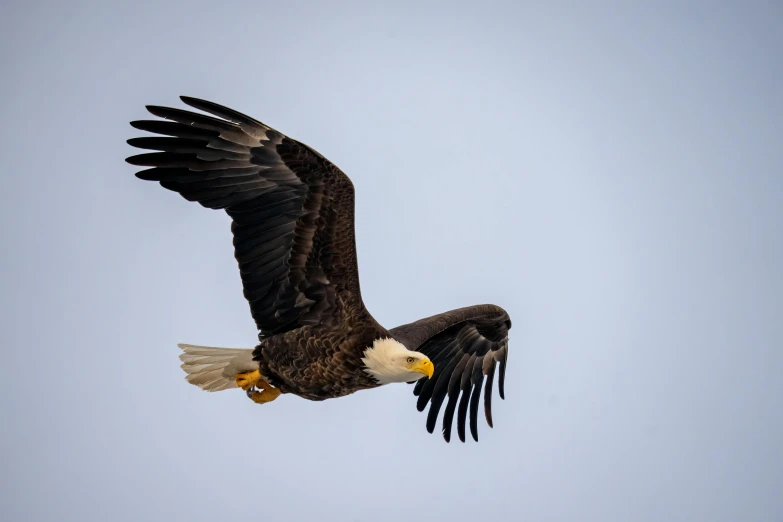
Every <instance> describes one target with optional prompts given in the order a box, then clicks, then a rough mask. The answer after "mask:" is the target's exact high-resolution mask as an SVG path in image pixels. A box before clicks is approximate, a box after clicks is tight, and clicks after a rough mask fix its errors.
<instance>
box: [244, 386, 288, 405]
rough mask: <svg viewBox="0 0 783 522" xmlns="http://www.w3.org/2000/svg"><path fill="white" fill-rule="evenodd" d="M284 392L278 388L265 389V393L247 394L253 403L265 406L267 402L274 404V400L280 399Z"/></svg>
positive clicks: (254, 392)
mask: <svg viewBox="0 0 783 522" xmlns="http://www.w3.org/2000/svg"><path fill="white" fill-rule="evenodd" d="M281 393H282V392H281V391H280V390H278V389H277V388H272V387H269V388H264V390H263V391H260V392H259V391H253V392H250V391H249V392H247V396H248V397H250V398H251V399H252V400H253V402H255V403H256V404H264V403H267V402H272V401H273V400H275V399H277V398H278V397H280V394H281Z"/></svg>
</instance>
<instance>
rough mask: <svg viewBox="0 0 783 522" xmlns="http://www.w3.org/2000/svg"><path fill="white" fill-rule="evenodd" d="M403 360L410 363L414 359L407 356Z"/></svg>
mask: <svg viewBox="0 0 783 522" xmlns="http://www.w3.org/2000/svg"><path fill="white" fill-rule="evenodd" d="M405 360H406V361H407V362H408V364H410V363H412V362H413V361H414V359H413V357H408V358H407V359H405Z"/></svg>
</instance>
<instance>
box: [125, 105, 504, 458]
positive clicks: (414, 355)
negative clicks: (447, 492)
mask: <svg viewBox="0 0 783 522" xmlns="http://www.w3.org/2000/svg"><path fill="white" fill-rule="evenodd" d="M182 101H183V102H185V103H186V104H187V105H189V106H191V107H193V108H195V109H198V110H200V111H202V112H204V113H207V114H210V115H211V116H208V115H206V114H202V113H196V112H192V111H185V110H181V109H172V108H167V107H158V106H148V107H147V109H148V110H149V112H151V113H152V114H153V115H155V116H158V117H159V118H163V119H164V120H167V121H163V120H143V121H134V122H131V125H132V126H133V127H135V128H137V129H140V130H143V131H148V132H152V133H155V134H158V135H163V136H165V137H160V136H154V137H152V136H151V137H142V138H133V139H130V140H128V143H129V144H130V145H132V146H134V147H138V148H141V149H147V150H153V151H158V152H152V153H147V154H139V155H136V156H131V157H130V158H128V159H127V160H126V161H128V163H131V164H132V165H139V166H147V167H151V168H148V169H146V170H142V171H140V172H138V173H137V174H136V176H138V177H139V178H141V179H143V180H151V181H157V182H159V183H160V184H161V185H162V186H163V187H164V188H167V189H169V190H173V191H175V192H177V193H179V194H180V195H181V196H182V197H184V198H185V199H187V200H188V201H197V202H199V203H200V204H201V205H203V206H205V207H207V208H213V209H223V210H225V211H226V212H227V213H228V215H229V216H231V219H232V224H231V231H232V233H233V236H234V254H235V257H236V259H237V262H238V264H239V271H240V274H241V278H242V286H243V288H244V294H245V298H246V299H247V300H248V302H249V303H250V312H251V314H252V316H253V319H254V320H255V322H256V325H257V327H258V330H259V335H258V339H259V344H258V345H257V346H256V347H255V348H252V349H229V348H210V347H203V346H193V345H185V344H182V345H180V347H181V348H182V350H183V353H182V355H181V356H180V359H181V360H182V368H183V369H184V370H185V372H186V373H187V380H188V381H189V382H191V383H193V384H195V385H197V386H199V387H200V388H202V389H204V390H207V391H220V390H226V389H230V388H242V389H243V390H245V391H246V392H247V395H248V397H250V398H251V399H252V400H253V401H254V402H256V403H260V404H263V403H266V402H269V401H272V400H274V399H276V398H277V397H279V396H280V395H281V394H293V395H298V396H300V397H303V398H305V399H310V400H315V401H320V400H324V399H331V398H336V397H342V396H345V395H349V394H351V393H354V392H356V391H359V390H365V389H370V388H375V387H377V386H382V385H384V384H390V383H404V382H414V381H416V385H415V387H414V394H415V395H417V396H418V402H417V407H418V409H419V411H423V410H424V409H425V408H426V407H427V405H428V404H429V405H430V409H429V412H428V415H427V430H428V431H429V432H430V433H432V432H433V431H434V429H435V426H436V424H437V419H438V414H439V412H440V411H441V407H442V406H443V403H444V402H446V408H445V410H444V413H443V425H442V430H443V436H444V438H445V439H446V441H449V440H450V439H451V428H452V424H453V420H454V417H455V414H456V418H457V434H458V436H459V438H460V440H462V441H463V442H464V441H465V430H466V422H468V420H469V423H470V432H471V435H472V436H473V438H474V439H475V440H478V426H477V422H478V409H479V403H480V401H481V393H482V386H483V392H484V400H483V409H484V415H485V417H486V420H487V423H488V424H489V426H492V409H491V406H492V387H493V382H494V378H495V372H496V368H497V369H498V370H497V372H498V374H499V375H498V391H499V394H500V397H501V398H503V397H504V389H503V388H504V380H505V370H506V358H507V354H508V330H509V329H510V328H511V320H510V319H509V316H508V314H507V313H506V312H505V310H503V309H502V308H500V307H498V306H495V305H476V306H470V307H467V308H460V309H457V310H452V311H450V312H445V313H442V314H439V315H435V316H432V317H428V318H426V319H421V320H419V321H416V322H414V323H411V324H407V325H403V326H398V327H397V328H393V329H391V330H386V329H384V328H383V327H382V326H381V325H380V324H378V323H377V322H376V321H375V319H374V318H373V317H372V315H370V313H369V312H368V311H367V309H366V308H365V306H364V303H363V301H362V296H361V291H360V288H359V273H358V268H357V262H356V244H355V239H354V191H353V184H352V183H351V180H350V179H348V176H346V175H345V174H344V173H343V172H342V171H341V170H340V169H338V168H337V167H336V166H335V165H333V164H332V163H331V162H329V160H327V159H326V158H325V157H323V156H322V155H321V154H319V153H318V152H316V151H315V150H313V149H312V148H310V147H308V146H307V145H305V144H303V143H300V142H298V141H296V140H293V139H291V138H289V137H288V136H285V135H283V134H281V133H280V132H278V131H276V130H275V129H273V128H271V127H269V126H267V125H264V124H263V123H261V122H259V121H257V120H254V119H253V118H250V117H248V116H246V115H244V114H241V113H239V112H237V111H234V110H232V109H229V108H227V107H223V106H221V105H217V104H215V103H212V102H208V101H204V100H199V99H196V98H190V97H185V96H183V97H182Z"/></svg>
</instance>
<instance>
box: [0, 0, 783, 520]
mask: <svg viewBox="0 0 783 522" xmlns="http://www.w3.org/2000/svg"><path fill="white" fill-rule="evenodd" d="M163 4H164V5H156V3H154V2H145V1H134V2H104V3H97V2H96V3H92V4H90V3H77V4H74V5H71V6H66V4H65V3H59V2H58V3H54V2H52V3H51V4H44V3H41V2H37V3H36V2H19V1H16V2H14V1H12V2H7V1H6V2H4V4H3V8H2V11H3V14H2V17H0V44H1V45H0V60H1V63H2V71H3V74H2V75H0V91H1V92H2V112H3V119H2V123H0V143H2V144H3V153H2V154H1V155H0V175H2V180H3V190H2V192H1V193H0V199H2V202H0V212H1V213H2V216H1V217H2V223H3V227H2V244H3V245H4V248H3V252H4V255H3V256H2V260H1V261H0V263H2V265H0V268H2V271H1V272H0V273H2V276H0V277H2V292H0V306H1V307H2V317H3V319H2V321H3V325H2V329H0V341H1V342H0V346H2V350H3V359H4V364H3V365H2V367H0V373H2V379H0V391H2V393H3V397H4V400H3V401H2V402H0V413H1V414H2V429H0V450H1V453H0V457H2V462H3V472H2V474H1V475H0V518H1V519H3V520H9V521H11V520H13V521H20V522H21V521H42V520H57V521H61V522H66V521H92V520H116V521H137V520H151V521H157V520H172V519H173V520H185V519H187V520H192V521H201V520H204V521H214V520H231V519H248V518H253V519H258V520H314V519H315V517H316V516H318V520H324V521H340V522H342V521H360V520H361V521H364V520H373V521H379V522H383V521H392V520H393V521H398V520H403V519H404V520H428V519H430V520H432V519H434V520H452V521H468V520H470V521H475V520H511V519H510V518H509V516H513V517H514V519H515V520H531V521H561V520H562V521H575V520H590V521H602V522H605V521H628V520H635V521H641V522H646V521H666V522H671V521H695V520H704V521H711V522H718V521H740V520H741V521H743V522H744V521H780V520H783V494H782V492H783V444H781V441H783V379H781V372H783V353H782V352H781V347H783V322H781V321H780V318H781V309H783V300H782V299H781V295H783V277H782V276H781V266H783V235H782V234H781V224H782V223H783V211H781V209H782V208H783V147H781V143H783V102H782V101H781V100H783V98H782V97H781V93H783V61H781V60H780V52H781V49H783V32H781V29H780V28H781V24H780V22H781V19H782V18H781V17H782V16H783V8H781V7H780V5H781V4H780V3H776V2H767V3H766V7H764V4H763V3H762V2H756V3H753V2H751V3H739V2H734V6H733V7H732V5H731V4H732V3H731V2H725V3H716V2H711V3H709V4H705V5H703V6H700V5H699V4H697V3H695V2H692V3H689V4H688V6H685V5H676V4H674V3H672V4H670V5H671V6H670V7H665V5H664V4H663V3H657V6H656V7H631V3H623V5H624V6H625V7H620V4H619V3H618V4H615V5H612V4H609V3H604V4H593V5H591V6H589V7H588V5H587V3H580V4H575V5H576V6H578V7H574V6H571V7H565V6H564V5H558V4H555V3H548V5H547V6H546V7H544V6H543V3H541V4H538V5H537V4H533V3H529V4H525V5H522V4H521V3H520V4H519V5H516V4H513V3H505V4H503V3H493V2H479V3H471V4H470V5H468V4H465V5H462V6H457V5H456V4H452V5H451V6H449V7H446V5H445V4H442V5H437V4H434V3H433V4H427V5H417V4H414V3H404V2H395V3H394V4H392V3H391V2H389V3H387V5H386V6H380V7H369V6H364V5H362V4H359V3H356V4H350V3H341V4H337V3H334V2H329V3H327V2H323V3H311V4H306V3H301V2H266V1H254V2H250V1H247V2H223V3H221V4H220V6H219V7H217V6H218V3H216V2H189V3H187V4H185V3H178V2H164V3H163ZM327 4H328V7H327ZM180 94H187V95H191V96H197V97H202V98H207V99H211V100H214V101H216V102H218V103H222V104H225V105H229V106H231V107H233V108H236V109H237V110H240V111H243V112H246V113H247V114H249V115H251V116H254V117H256V118H258V119H260V120H262V121H264V122H266V123H268V124H270V125H272V126H274V127H276V128H277V129H279V130H281V131H282V132H285V133H287V134H289V135H290V136H292V137H294V138H296V139H299V140H301V141H303V142H305V143H307V144H310V145H312V146H313V147H315V148H316V149H317V150H319V151H320V152H322V153H323V154H325V155H326V156H327V157H328V158H330V159H331V160H332V161H334V162H335V163H336V164H337V165H339V166H340V167H341V168H342V169H343V170H344V171H345V172H346V173H348V175H349V176H351V178H352V179H353V182H354V185H355V186H356V193H357V210H356V212H357V238H358V250H359V263H360V271H361V277H362V287H363V293H364V298H365V301H366V303H367V305H368V308H369V309H370V310H371V312H372V313H373V315H374V316H375V317H376V318H377V319H378V320H379V321H380V322H381V323H383V324H384V325H385V326H387V327H393V326H396V325H397V324H400V323H404V322H408V321H411V320H414V319H417V318H420V317H423V316H428V315H431V314H434V313H438V312H441V311H445V310H448V309H452V308H456V307H461V306H465V305H470V304H475V303H483V302H492V303H496V304H499V305H501V306H503V307H505V308H506V309H507V310H508V311H509V313H510V314H511V317H512V319H513V322H514V328H513V329H512V331H511V343H510V351H511V353H510V357H509V369H508V376H507V400H506V401H500V400H498V399H497V397H495V399H496V400H495V408H494V413H495V429H493V430H490V429H489V428H488V427H487V426H486V425H485V424H483V421H482V424H481V425H480V426H479V436H480V442H479V443H478V444H476V443H472V442H470V443H468V444H460V443H456V444H455V443H452V444H448V445H447V444H445V443H444V442H443V440H442V439H441V438H440V436H437V435H436V436H432V435H429V434H427V433H426V431H425V429H424V422H425V415H424V414H421V413H418V412H417V411H416V409H415V400H414V398H413V396H412V395H411V387H409V386H405V385H397V386H389V387H385V388H382V389H378V390H374V391H369V392H363V393H358V394H356V395H353V396H350V397H347V398H343V399H339V400H332V401H326V402H322V403H313V402H308V401H305V400H303V399H299V398H296V397H289V396H284V397H282V398H281V399H279V400H277V401H276V402H274V403H272V404H268V405H265V406H258V405H255V404H252V403H251V402H250V401H248V400H247V399H246V398H245V397H244V396H243V395H242V394H241V393H240V392H237V391H234V392H225V393H219V394H206V393H204V392H202V391H201V390H199V389H197V388H195V387H194V386H190V385H188V384H187V383H186V382H185V381H184V379H183V374H182V372H181V370H180V368H179V361H178V360H177V355H178V349H177V347H176V344H177V343H178V342H191V343H196V344H208V345H218V346H248V347H249V346H253V345H254V344H255V340H256V332H255V329H254V325H253V322H252V320H251V317H250V314H249V310H248V306H247V304H246V302H245V301H244V299H243V297H242V292H241V286H240V279H239V275H238V271H237V269H236V264H235V261H234V259H233V253H232V248H231V236H230V231H229V220H228V218H227V216H225V215H224V214H222V213H219V212H209V211H207V210H205V209H203V208H201V207H200V206H198V205H195V204H189V203H187V202H185V201H184V200H183V199H181V198H180V197H178V196H177V195H175V194H174V193H171V192H168V191H166V190H163V189H162V188H160V187H158V186H157V185H155V184H153V183H145V182H142V181H139V180H137V179H136V178H134V176H133V173H134V171H135V169H134V168H133V167H131V166H129V165H126V164H125V163H124V162H123V159H124V158H125V157H126V156H128V155H130V154H131V153H132V152H133V150H132V149H131V147H129V146H127V145H126V144H125V139H127V138H130V137H133V136H135V135H138V131H135V130H134V129H132V128H131V127H130V126H128V121H130V120H133V119H140V118H144V117H145V115H146V112H145V111H144V108H143V107H144V105H145V104H160V105H174V106H181V105H180V104H179V101H178V99H177V96H178V95H180Z"/></svg>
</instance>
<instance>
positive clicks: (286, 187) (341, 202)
mask: <svg viewBox="0 0 783 522" xmlns="http://www.w3.org/2000/svg"><path fill="white" fill-rule="evenodd" d="M182 101H184V102H185V103H186V104H188V105H190V106H191V107H194V108H196V109H199V110H201V111H204V112H207V113H209V114H212V115H213V116H217V118H215V117H212V116H206V115H204V114H199V113H195V112H190V111H184V110H180V109H172V108H167V107H158V106H148V107H147V109H148V110H149V111H150V112H151V113H152V114H154V115H155V116H159V117H161V118H165V119H166V120H169V121H160V120H144V121H135V122H132V123H131V125H133V126H134V127H136V128H137V129H141V130H144V131H149V132H153V133H157V134H162V135H164V136H167V137H144V138H134V139H131V140H128V143H129V144H130V145H133V146H134V147H138V148H141V149H149V150H155V151H160V152H154V153H148V154H140V155H137V156H132V157H130V158H128V159H127V160H126V161H128V163H131V164H133V165H143V166H150V167H153V168H150V169H147V170H143V171H141V172H138V173H137V174H136V175H137V176H138V177H139V178H141V179H145V180H153V181H159V182H160V184H161V185H162V186H163V187H165V188H167V189H169V190H173V191H175V192H178V193H179V194H180V195H182V196H183V197H184V198H185V199H187V200H189V201H198V202H199V203H201V204H202V205H203V206H205V207H207V208H213V209H225V211H226V212H227V213H228V215H229V216H231V218H232V219H233V223H232V226H231V230H232V232H233V234H234V253H235V257H236V259H237V262H238V263H239V270H240V273H241V277H242V285H243V288H244V294H245V297H246V298H247V300H248V301H249V303H250V310H251V313H252V315H253V319H254V320H255V322H256V325H257V326H258V329H259V331H260V332H261V333H260V334H259V336H260V337H265V336H269V335H274V334H278V333H282V332H286V331H288V330H292V329H295V328H298V327H300V326H304V325H312V324H330V323H337V322H338V321H340V317H341V316H342V312H344V310H341V307H346V306H347V307H352V310H351V313H354V314H355V313H356V312H360V313H365V312H366V311H365V310H364V305H363V303H362V299H361V291H360V288H359V276H358V270H357V265H356V246H355V239H354V190H353V184H352V183H351V181H350V179H348V176H346V175H345V174H344V173H343V172H342V171H341V170H340V169H338V168H337V167H336V166H335V165H333V164H332V163H330V162H329V161H328V160H327V159H326V158H324V157H323V156H322V155H320V154H319V153H317V152H315V151H314V150H313V149H311V148H310V147H308V146H307V145H304V144H302V143H299V142H298V141H296V140H293V139H291V138H289V137H287V136H285V135H283V134H281V133H280V132H278V131H276V130H275V129H272V128H271V127H269V126H267V125H264V124H263V123H261V122H260V121H257V120H254V119H253V118H250V117H248V116H246V115H244V114H241V113H239V112H236V111H234V110H232V109H229V108H227V107H223V106H221V105H217V104H215V103H211V102H208V101H204V100H198V99H195V98H189V97H184V96H183V97H182Z"/></svg>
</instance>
